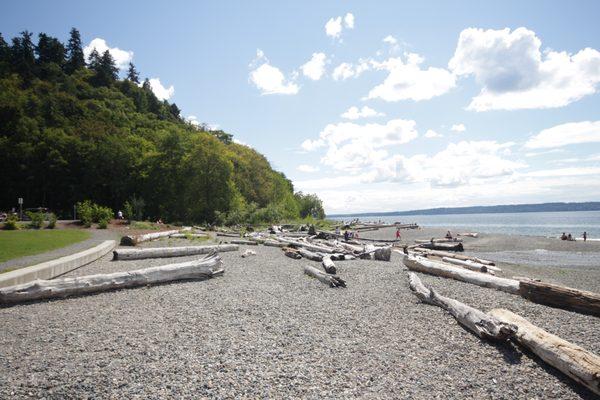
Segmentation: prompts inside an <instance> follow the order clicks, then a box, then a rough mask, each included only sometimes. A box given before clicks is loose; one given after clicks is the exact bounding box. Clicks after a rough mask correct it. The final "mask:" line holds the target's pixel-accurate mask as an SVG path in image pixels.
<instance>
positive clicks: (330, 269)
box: [321, 256, 337, 275]
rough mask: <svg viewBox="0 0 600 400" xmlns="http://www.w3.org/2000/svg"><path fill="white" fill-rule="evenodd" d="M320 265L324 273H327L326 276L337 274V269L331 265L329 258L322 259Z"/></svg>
mask: <svg viewBox="0 0 600 400" xmlns="http://www.w3.org/2000/svg"><path fill="white" fill-rule="evenodd" d="M321 265H322V266H323V269H324V270H325V272H327V273H328V274H332V275H335V274H336V272H337V269H336V268H335V264H334V263H333V261H331V257H327V256H325V257H323V261H322V262H321Z"/></svg>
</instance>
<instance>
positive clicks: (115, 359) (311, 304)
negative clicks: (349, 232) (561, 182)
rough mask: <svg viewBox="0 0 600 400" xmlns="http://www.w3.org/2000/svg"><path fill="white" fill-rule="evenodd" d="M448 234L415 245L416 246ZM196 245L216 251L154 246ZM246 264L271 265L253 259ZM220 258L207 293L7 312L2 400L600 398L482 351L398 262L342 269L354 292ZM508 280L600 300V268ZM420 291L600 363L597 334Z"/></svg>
mask: <svg viewBox="0 0 600 400" xmlns="http://www.w3.org/2000/svg"><path fill="white" fill-rule="evenodd" d="M393 233H394V230H393V228H392V229H382V230H379V231H374V232H364V233H362V234H361V237H371V238H385V239H391V238H393ZM443 233H445V230H440V229H438V230H434V229H423V230H409V231H402V239H403V241H404V242H407V243H412V241H413V240H414V239H416V238H429V237H432V236H436V237H439V236H441V235H443ZM184 244H205V242H197V241H194V242H192V243H190V242H188V241H186V240H173V239H170V240H162V241H157V242H152V243H148V244H145V246H168V245H184ZM567 245H573V246H572V247H568V246H567ZM246 248H250V249H252V250H254V251H256V252H257V253H258V254H257V256H251V257H248V258H241V257H240V254H241V252H242V251H243V250H245V249H246ZM465 249H466V253H467V254H469V253H474V254H475V253H481V254H486V255H487V257H488V258H491V259H493V254H494V253H495V252H507V251H508V252H511V251H525V252H527V251H535V250H537V249H540V250H545V251H556V252H573V251H574V252H582V253H589V257H597V256H598V254H597V253H600V244H599V243H589V242H588V243H579V242H577V243H566V244H565V243H564V242H561V241H559V240H556V239H545V238H522V237H514V236H512V237H511V236H507V237H503V236H500V235H481V237H479V238H466V239H465ZM498 254H500V253H498ZM221 256H222V258H223V262H224V268H225V274H224V275H223V276H220V277H216V278H214V279H211V280H207V281H190V282H181V283H174V284H164V285H159V286H153V287H144V288H139V289H127V290H120V291H113V292H106V293H99V294H95V295H90V296H83V297H77V298H69V299H64V300H56V301H47V302H38V303H31V304H24V305H18V306H13V307H7V308H0V324H1V326H2V328H1V330H0V398H2V399H5V398H6V399H13V398H16V399H18V398H48V399H64V398H115V399H125V398H140V399H142V398H144V399H146V398H150V399H159V398H160V399H162V398H232V399H233V398H236V399H237V398H259V397H260V398H313V399H320V398H378V399H379V398H412V399H432V398H433V399H451V398H477V399H481V398H491V399H547V398H552V399H593V398H596V397H594V394H592V393H591V392H590V391H588V390H586V389H584V388H582V387H581V386H579V385H577V384H575V383H573V382H572V381H571V380H569V379H568V378H566V377H565V376H564V375H562V374H561V373H560V372H558V371H556V370H554V369H553V368H551V367H547V366H546V365H545V364H544V363H542V362H541V361H538V359H537V358H536V357H535V356H532V355H531V354H528V353H527V352H524V351H523V350H521V349H520V348H518V347H514V346H512V345H494V344H491V343H489V342H486V341H484V340H481V339H479V338H477V337H476V336H475V335H473V334H471V333H469V332H468V331H466V330H465V329H463V328H462V327H461V326H460V325H458V323H457V322H456V321H455V320H454V318H452V317H451V316H450V315H449V314H448V313H447V312H445V311H443V310H442V309H440V308H437V307H433V306H429V305H425V304H421V303H419V302H418V300H417V298H416V297H415V296H414V295H413V294H412V293H411V292H410V290H409V288H408V277H407V272H406V271H405V268H404V267H403V265H402V261H401V260H402V257H401V255H399V254H397V253H393V255H392V260H391V262H381V261H371V260H355V261H339V262H336V267H337V268H338V275H339V276H340V277H342V278H343V279H344V280H346V283H347V285H348V287H347V288H345V289H331V288H329V287H326V286H325V285H323V284H321V283H320V282H318V281H317V280H315V279H311V278H308V277H307V276H305V275H304V274H303V266H304V265H305V264H311V265H315V266H317V263H315V262H311V261H306V260H292V259H290V258H287V257H285V256H284V255H283V253H282V251H281V250H280V249H278V248H273V247H264V246H240V251H239V252H229V253H222V255H221ZM194 258H197V257H180V258H171V259H154V260H138V261H111V255H107V256H105V257H104V258H103V259H101V260H98V261H96V262H94V263H92V264H90V265H88V266H85V267H82V268H80V269H78V270H75V271H72V272H70V273H69V274H68V275H67V276H81V275H88V274H94V273H108V272H114V271H125V270H132V269H138V268H144V267H150V266H156V265H164V264H169V263H175V262H183V261H187V260H191V259H194ZM499 266H501V267H502V268H503V270H504V273H503V274H502V276H508V277H510V276H512V275H521V276H530V277H537V278H541V279H543V280H547V281H551V282H556V283H561V284H565V285H569V286H573V287H577V288H581V289H587V290H592V291H595V292H599V291H600V263H599V264H596V265H595V266H594V265H571V264H570V265H565V266H562V267H561V266H560V265H554V266H547V267H545V266H541V265H534V264H532V263H530V264H520V263H513V262H511V263H502V262H501V263H499ZM419 277H420V278H421V279H422V281H423V282H424V283H425V284H426V285H431V286H432V287H433V288H435V289H436V290H437V291H439V292H440V293H441V294H444V295H446V296H449V297H453V298H455V299H457V300H460V301H462V302H464V303H467V304H469V305H472V306H474V307H477V308H479V309H481V310H483V311H488V310H489V309H492V308H498V307H502V308H507V309H509V310H512V311H514V312H516V313H518V314H520V315H522V316H524V317H525V318H527V319H529V320H530V321H531V322H533V323H534V324H536V325H538V326H540V327H542V328H543V329H546V330H547V331H549V332H551V333H554V334H557V335H559V336H561V337H562V338H564V339H567V340H569V341H572V342H574V343H576V344H578V345H581V346H582V347H584V348H586V349H588V350H590V351H592V352H594V353H596V354H600V319H599V318H595V317H592V316H585V315H581V314H577V313H573V312H569V311H565V310H560V309H555V308H551V307H546V306H543V305H539V304H535V303H532V302H529V301H527V300H525V299H522V298H521V297H518V296H515V295H510V294H507V293H503V292H499V291H496V290H492V289H487V288H481V287H478V286H475V285H471V284H467V283H462V282H458V281H453V280H449V279H443V278H437V277H433V276H428V275H424V274H419Z"/></svg>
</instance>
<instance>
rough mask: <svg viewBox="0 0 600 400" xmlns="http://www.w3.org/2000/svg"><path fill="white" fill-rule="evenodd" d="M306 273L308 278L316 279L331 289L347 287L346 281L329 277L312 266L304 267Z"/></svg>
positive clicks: (333, 276)
mask: <svg viewBox="0 0 600 400" xmlns="http://www.w3.org/2000/svg"><path fill="white" fill-rule="evenodd" d="M304 273H305V274H306V275H308V276H311V277H313V278H316V279H317V280H319V281H320V282H322V283H324V284H326V285H329V287H346V281H344V280H343V279H342V278H340V277H338V276H336V275H329V274H326V273H325V272H321V271H319V270H318V269H316V268H315V267H313V266H311V265H306V266H304Z"/></svg>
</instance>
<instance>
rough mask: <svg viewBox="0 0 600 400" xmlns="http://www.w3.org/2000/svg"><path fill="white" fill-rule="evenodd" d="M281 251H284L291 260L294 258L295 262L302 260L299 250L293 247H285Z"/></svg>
mask: <svg viewBox="0 0 600 400" xmlns="http://www.w3.org/2000/svg"><path fill="white" fill-rule="evenodd" d="M281 250H283V252H284V254H285V255H286V256H288V257H289V258H293V259H294V260H299V259H301V258H302V256H301V255H300V253H299V252H298V250H297V249H294V248H293V247H284V248H282V249H281Z"/></svg>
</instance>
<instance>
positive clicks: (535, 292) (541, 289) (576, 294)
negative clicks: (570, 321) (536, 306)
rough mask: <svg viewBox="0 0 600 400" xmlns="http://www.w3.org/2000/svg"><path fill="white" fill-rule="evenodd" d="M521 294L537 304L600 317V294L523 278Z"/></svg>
mask: <svg viewBox="0 0 600 400" xmlns="http://www.w3.org/2000/svg"><path fill="white" fill-rule="evenodd" d="M519 294H520V295H521V296H523V297H524V298H526V299H528V300H531V301H533V302H535V303H540V304H546V305H550V306H553V307H558V308H563V309H566V310H571V311H576V312H579V313H583V314H590V315H595V316H597V317H600V294H598V293H594V292H588V291H585V290H579V289H573V288H570V287H565V286H559V285H554V284H552V283H544V282H538V281H534V280H532V279H526V278H522V279H521V280H520V290H519Z"/></svg>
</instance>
